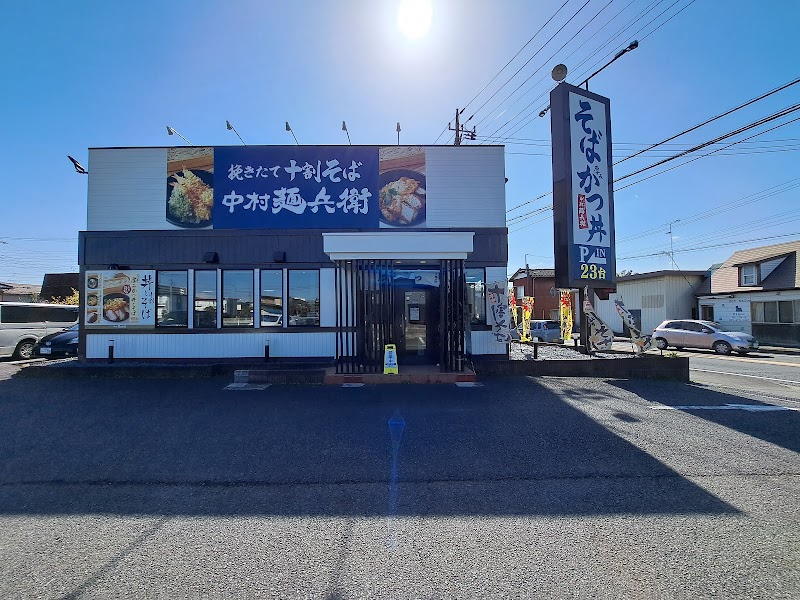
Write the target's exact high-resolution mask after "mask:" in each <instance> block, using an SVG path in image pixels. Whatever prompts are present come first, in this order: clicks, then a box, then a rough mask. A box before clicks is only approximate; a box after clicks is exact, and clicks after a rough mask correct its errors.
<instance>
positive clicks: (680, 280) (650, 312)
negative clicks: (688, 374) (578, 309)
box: [595, 270, 708, 335]
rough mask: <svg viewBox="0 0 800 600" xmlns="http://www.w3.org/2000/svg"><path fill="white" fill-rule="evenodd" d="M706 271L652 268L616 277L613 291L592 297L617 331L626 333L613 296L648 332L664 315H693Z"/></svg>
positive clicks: (601, 313)
mask: <svg viewBox="0 0 800 600" xmlns="http://www.w3.org/2000/svg"><path fill="white" fill-rule="evenodd" d="M707 275H708V272H707V271H674V270H672V271H669V270H668V271H655V272H652V273H636V274H634V275H623V276H621V277H617V291H616V293H610V294H608V297H607V299H600V297H599V295H598V298H597V299H596V300H595V311H596V312H597V314H598V316H599V317H600V318H601V319H602V320H603V321H604V322H605V323H606V324H607V325H608V326H609V327H610V328H611V330H612V331H614V332H615V333H619V334H623V335H625V334H627V331H626V328H625V327H624V326H623V324H622V317H620V316H619V313H618V312H617V308H616V306H615V304H614V300H621V301H622V302H624V304H625V308H627V309H628V311H629V312H630V313H631V314H632V315H633V318H634V320H635V321H636V323H637V325H639V327H640V329H641V331H642V333H645V334H651V333H652V332H653V329H655V328H656V327H658V326H659V325H660V324H661V323H662V322H663V321H665V320H667V319H696V318H697V305H696V300H695V294H696V293H697V291H698V290H699V289H701V288H702V285H703V281H704V280H705V279H706V277H707Z"/></svg>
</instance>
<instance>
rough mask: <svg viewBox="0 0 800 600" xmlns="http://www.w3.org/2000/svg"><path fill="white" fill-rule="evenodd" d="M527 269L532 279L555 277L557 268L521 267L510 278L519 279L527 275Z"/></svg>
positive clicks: (511, 279) (512, 279)
mask: <svg viewBox="0 0 800 600" xmlns="http://www.w3.org/2000/svg"><path fill="white" fill-rule="evenodd" d="M526 271H529V272H530V276H531V278H532V279H534V278H536V277H555V276H556V270H555V269H525V268H524V267H523V268H521V269H517V270H516V271H515V272H514V274H513V275H512V276H511V277H509V278H508V280H509V281H514V280H515V279H519V278H520V277H526V276H527V273H526Z"/></svg>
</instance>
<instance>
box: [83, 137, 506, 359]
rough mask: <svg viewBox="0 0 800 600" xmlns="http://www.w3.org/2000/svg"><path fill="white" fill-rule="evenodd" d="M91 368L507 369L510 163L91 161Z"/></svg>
mask: <svg viewBox="0 0 800 600" xmlns="http://www.w3.org/2000/svg"><path fill="white" fill-rule="evenodd" d="M89 164H90V166H89V186H88V214H87V227H86V231H83V232H81V233H80V236H79V263H80V276H81V281H82V282H83V283H82V285H83V286H84V293H83V294H82V298H81V302H82V305H81V325H82V327H81V341H80V354H81V357H82V358H83V359H87V360H100V359H106V358H107V357H108V356H109V352H110V348H113V356H114V358H116V359H153V360H165V359H169V360H174V359H255V358H263V357H265V355H266V356H269V358H270V360H273V359H274V360H292V361H299V360H315V361H331V362H334V361H335V362H336V365H337V370H338V371H339V372H371V371H377V370H380V369H382V365H383V354H384V347H385V345H386V344H395V345H396V346H397V353H398V359H399V363H400V365H401V368H402V365H404V364H420V363H422V364H425V363H427V364H432V365H439V367H440V368H441V369H442V370H444V371H460V370H463V369H464V367H465V358H466V357H468V356H469V355H473V356H476V357H477V356H482V357H486V358H489V357H493V358H504V357H507V345H506V341H507V339H508V322H507V319H508V315H507V298H506V286H507V284H506V268H507V262H508V239H507V231H508V230H507V229H506V221H505V210H506V209H505V172H504V171H505V169H504V152H503V147H502V146H389V147H377V146H221V147H220V146H218V147H214V148H210V147H202V148H201V147H180V148H163V147H160V148H95V149H90V151H89Z"/></svg>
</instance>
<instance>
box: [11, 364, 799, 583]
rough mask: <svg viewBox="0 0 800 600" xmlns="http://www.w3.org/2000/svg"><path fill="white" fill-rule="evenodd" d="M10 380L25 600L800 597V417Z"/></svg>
mask: <svg viewBox="0 0 800 600" xmlns="http://www.w3.org/2000/svg"><path fill="white" fill-rule="evenodd" d="M4 368H5V370H4V371H3V373H4V375H0V465H1V466H0V595H2V596H5V597H40V598H65V597H69V598H75V597H110V596H114V597H117V596H136V597H141V596H154V597H197V596H207V597H248V596H249V597H263V596H268V597H304V598H305V597H307V598H375V597H377V598H398V597H487V596H489V597H543V596H545V597H564V596H581V597H582V596H600V597H630V598H675V597H719V598H792V597H796V596H797V595H798V594H800V572H799V571H798V556H797V548H798V547H799V546H798V542H800V507H798V503H797V501H796V499H797V497H798V491H800V461H798V454H797V453H798V451H800V411H798V410H796V409H797V408H800V403H797V402H793V401H792V400H791V399H788V398H787V399H784V400H776V399H771V400H769V401H761V400H759V399H758V398H757V396H756V395H755V394H747V393H737V394H732V393H728V392H725V391H721V390H715V389H711V388H707V387H703V386H699V385H692V384H681V383H660V382H645V381H624V380H618V381H603V380H596V379H560V378H541V379H539V380H532V379H528V378H506V379H493V380H487V381H485V382H483V383H484V385H483V386H481V387H474V388H459V387H456V386H411V385H408V386H365V387H361V388H339V387H323V386H271V387H269V388H267V389H266V390H263V391H236V392H234V391H224V389H223V388H224V387H225V385H226V384H227V383H229V381H228V380H226V379H207V380H203V381H193V380H168V379H167V380H163V379H162V380H147V379H141V380H135V379H93V380H64V381H58V382H57V384H56V385H54V382H53V380H44V379H22V378H14V377H12V376H11V375H12V374H13V369H14V367H13V366H10V365H4ZM726 405H727V406H729V405H746V406H751V407H762V408H763V410H757V409H751V410H745V409H742V408H726V409H724V410H718V409H716V408H714V407H723V406H726ZM676 407H677V408H676ZM770 407H771V408H770Z"/></svg>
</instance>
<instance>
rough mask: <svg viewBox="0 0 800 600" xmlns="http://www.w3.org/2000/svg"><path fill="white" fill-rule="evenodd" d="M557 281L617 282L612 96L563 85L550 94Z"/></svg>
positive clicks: (572, 284)
mask: <svg viewBox="0 0 800 600" xmlns="http://www.w3.org/2000/svg"><path fill="white" fill-rule="evenodd" d="M550 107H551V109H550V114H551V125H552V136H553V224H554V242H555V267H556V268H555V271H556V273H555V274H556V285H557V286H558V287H560V288H575V287H577V288H583V287H586V286H588V287H613V286H614V284H615V282H616V256H615V254H616V252H615V242H614V192H613V181H614V176H613V169H612V167H611V165H612V157H611V118H610V102H609V100H608V98H604V97H603V96H599V95H597V94H593V93H592V92H589V91H587V90H583V89H581V88H578V87H575V86H572V85H569V84H566V83H561V84H559V85H558V86H556V88H555V89H554V90H553V91H552V92H551V93H550Z"/></svg>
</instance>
